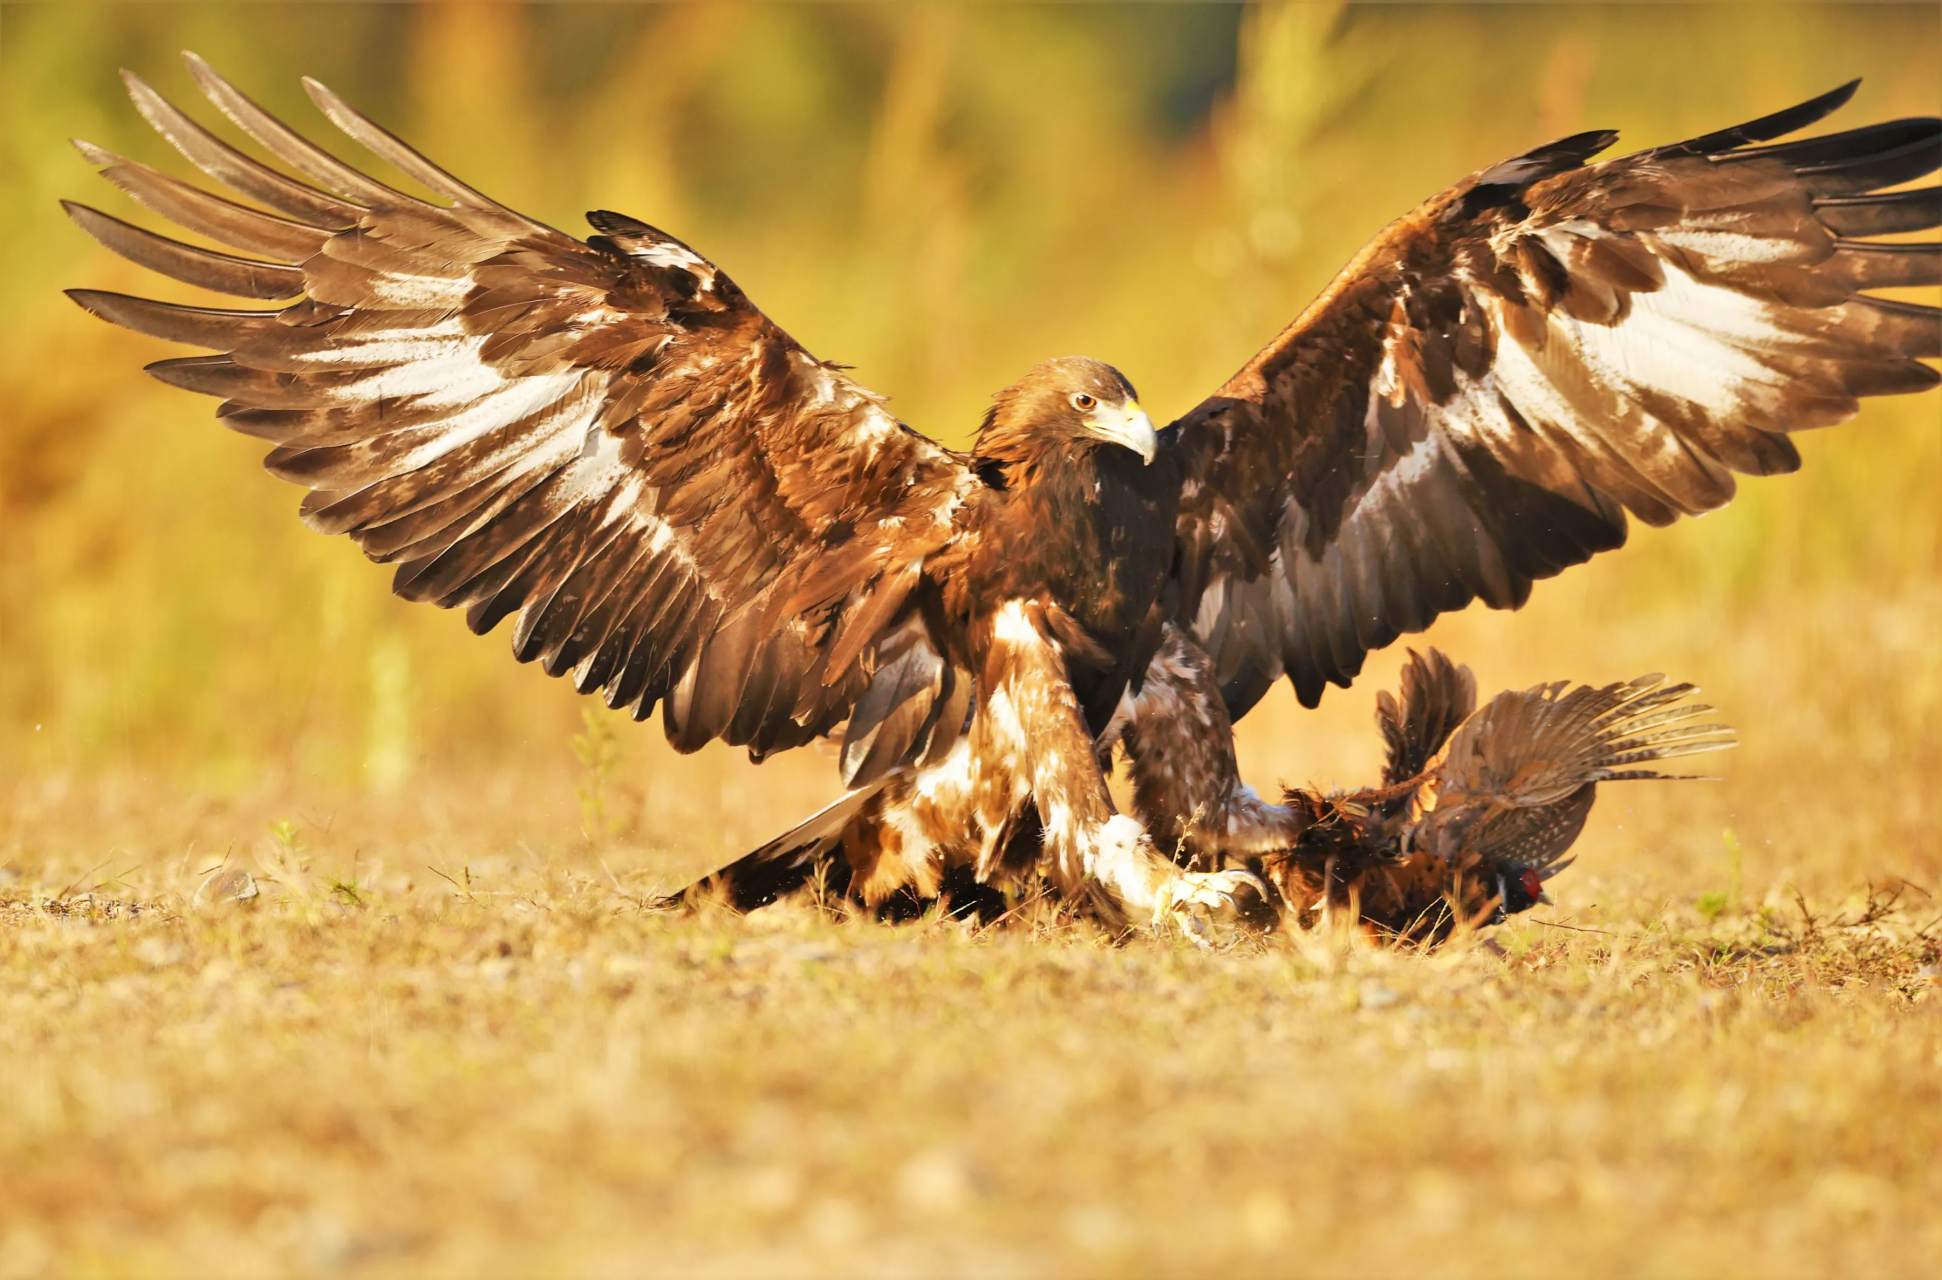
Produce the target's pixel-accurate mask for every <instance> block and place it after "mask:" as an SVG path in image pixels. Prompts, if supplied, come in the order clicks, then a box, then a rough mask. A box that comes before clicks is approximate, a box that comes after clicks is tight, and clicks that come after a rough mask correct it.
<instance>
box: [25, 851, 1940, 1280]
mask: <svg viewBox="0 0 1942 1280" xmlns="http://www.w3.org/2000/svg"><path fill="white" fill-rule="evenodd" d="M275 843H276V842H275V841H272V845H274V844H275ZM258 861H259V862H260V864H262V865H263V866H267V867H268V868H269V872H268V874H269V875H273V876H274V877H275V879H274V882H269V881H268V880H267V878H266V881H265V883H264V884H263V886H262V889H261V893H260V896H259V897H258V898H257V899H256V900H255V902H254V903H253V904H249V905H231V904H213V903H210V902H208V901H206V900H205V902H204V904H203V905H202V906H201V907H200V908H197V907H193V906H192V905H191V903H190V901H189V899H190V898H191V896H192V895H193V893H194V892H195V890H196V888H197V886H198V876H197V875H196V874H195V872H196V871H197V870H200V867H199V866H198V863H199V862H203V860H201V859H198V858H186V859H181V860H178V865H177V866H176V867H175V868H169V869H162V870H150V871H146V872H143V873H140V874H135V875H130V876H128V877H125V878H123V879H121V880H118V881H115V882H112V883H110V884H108V885H106V886H104V888H103V889H101V890H97V891H96V892H93V893H82V892H77V891H76V890H75V888H74V886H73V885H72V884H69V883H64V882H63V879H62V877H65V876H66V875H67V874H68V871H67V868H66V867H58V868H57V867H56V866H55V865H53V864H52V863H49V864H43V865H36V866H30V867H29V869H28V871H27V873H26V874H25V875H23V876H22V877H21V878H20V879H18V880H15V881H14V882H13V883H12V884H10V885H9V886H8V888H7V889H6V891H5V894H4V906H3V907H0V912H4V915H3V916H0V918H3V919H4V930H5V932H4V944H3V945H0V1009H4V1015H3V1018H4V1020H3V1021H0V1077H4V1078H5V1079H6V1080H7V1081H8V1082H9V1083H8V1088H7V1090H6V1098H5V1103H4V1106H0V1276H8V1277H12V1276H29V1275H37V1274H111V1275H184V1274H200V1275H239V1276H240V1275H265V1274H338V1273H342V1274H352V1275H424V1274H444V1275H452V1274H469V1275H485V1274H491V1275H641V1274H676V1275H697V1274H705V1275H752V1274H765V1275H767V1274H785V1275H799V1274H801V1275H959V1274H981V1275H983V1274H1022V1275H1091V1274H1159V1275H1211V1274H1248V1273H1255V1274H1270V1273H1272V1274H1357V1275H1372V1274H1376V1275H1382V1274H1388V1275H1396V1274H1403V1273H1405V1272H1407V1273H1412V1274H1432V1275H1555V1274H1560V1273H1567V1272H1568V1273H1574V1274H1634V1275H1638V1274H1645V1275H1697V1274H1753V1273H1764V1274H1786V1275H1802V1274H1820V1275H1831V1274H1869V1275H1890V1274H1901V1275H1919V1274H1925V1273H1926V1274H1933V1267H1934V1263H1935V1259H1936V1257H1938V1256H1942V1219H1938V1217H1937V1215H1936V1212H1935V1208H1934V1206H1935V1204H1936V1203H1937V1200H1938V1197H1939V1196H1942V1170H1939V1169H1938V1166H1937V1164H1936V1161H1935V1159H1934V1153H1935V1151H1936V1150H1937V1149H1938V1147H1942V1118H1938V1117H1942V1085H1938V1079H1942V991H1938V990H1937V989H1936V987H1935V978H1934V976H1933V975H1934V973H1935V965H1934V963H1933V960H1934V946H1935V943H1934V930H1933V928H1932V927H1931V930H1930V932H1929V934H1928V935H1927V938H1926V939H1924V938H1922V937H1918V936H1916V932H1915V930H1914V929H1913V928H1911V927H1910V925H1911V924H1920V923H1923V922H1925V921H1926V920H1927V918H1928V917H1927V916H1926V915H1922V914H1921V912H1922V911H1924V910H1927V911H1928V915H1933V914H1934V912H1933V910H1931V908H1932V907H1933V904H1932V903H1931V902H1929V901H1928V900H1927V899H1926V898H1925V897H1924V896H1923V895H1921V894H1919V893H1917V892H1915V891H1912V890H1911V891H1909V892H1908V897H1910V898H1914V899H1916V903H1915V906H1916V908H1917V910H1916V911H1915V912H1913V913H1910V912H1906V911H1904V912H1900V913H1891V914H1890V915H1889V916H1888V917H1887V918H1886V919H1884V920H1881V921H1878V922H1875V923H1871V924H1855V923H1849V922H1852V921H1856V920H1858V919H1861V918H1862V916H1863V913H1862V911H1861V908H1860V906H1859V904H1852V903H1851V904H1848V906H1847V908H1846V911H1845V914H1843V915H1842V916H1840V917H1839V918H1838V919H1833V918H1829V917H1828V916H1826V915H1824V914H1823V915H1822V916H1821V917H1820V918H1819V919H1818V920H1817V921H1816V922H1814V923H1809V922H1808V921H1807V920H1806V919H1805V918H1804V917H1803V916H1802V914H1801V912H1800V910H1799V908H1798V907H1797V906H1796V905H1795V904H1793V903H1792V902H1789V901H1784V900H1782V899H1781V897H1780V895H1778V894H1775V895H1772V896H1771V898H1770V900H1769V901H1767V902H1764V903H1761V904H1749V905H1748V906H1747V907H1746V908H1745V909H1739V908H1737V907H1729V908H1728V909H1727V910H1726V911H1725V912H1724V913H1722V914H1721V915H1720V916H1719V917H1718V918H1716V919H1714V920H1712V921H1711V922H1707V921H1705V920H1703V919H1702V918H1701V915H1700V914H1699V913H1698V912H1696V911H1695V910H1694V909H1693V908H1692V907H1691V906H1687V905H1674V906H1670V907H1668V906H1666V905H1664V904H1660V903H1652V902H1649V901H1633V902H1627V903H1625V904H1624V905H1620V906H1616V907H1613V908H1610V909H1604V910H1600V911H1598V912H1596V913H1587V914H1585V915H1581V916H1580V917H1579V923H1580V925H1581V927H1585V928H1595V929H1598V930H1601V932H1576V931H1570V930H1565V929H1561V928H1547V927H1542V926H1539V925H1536V924H1521V925H1519V926H1518V927H1515V928H1510V929H1504V930H1499V931H1497V932H1496V933H1495V934H1494V936H1493V937H1492V938H1491V939H1490V941H1489V943H1487V944H1484V945H1477V946H1458V947H1452V948H1450V949H1448V950H1447V951H1445V952H1444V953H1443V954H1440V955H1437V956H1435V957H1431V958H1418V957H1404V956H1396V955H1390V954H1379V953H1371V952H1368V951H1363V950H1350V949H1344V948H1342V947H1338V946H1335V945H1332V944H1329V943H1327V942H1326V941H1290V940H1285V939H1277V940H1271V941H1269V942H1266V943H1263V944H1257V945H1244V946H1240V947H1237V948H1235V949H1234V950H1232V951H1229V952H1225V953H1219V954H1210V953H1206V952H1201V951H1198V950H1194V949H1192V948H1190V947H1188V946H1186V945H1184V944H1178V943H1174V942H1170V941H1166V940H1139V941H1134V942H1132V943H1130V944H1125V945H1117V946H1116V945H1113V944H1111V943H1110V942H1108V941H1107V940H1106V939H1103V938H1101V937H1099V936H1098V935H1097V934H1096V933H1094V932H1092V931H1091V930H1089V929H1087V928H1086V927H1084V926H1075V925H1072V924H1069V923H1062V922H1060V921H1058V920H1056V919H1054V918H1047V919H1045V920H1043V921H1040V922H1039V923H1038V924H1037V925H1036V926H1035V927H1031V928H1021V929H1018V930H1014V931H1010V932H1005V933H999V934H986V935H978V934H974V933H971V932H968V931H966V930H965V929H963V928H961V927H959V926H957V925H955V924H951V923H946V922H933V923H928V924H920V925H914V926H906V927H902V928H890V927H884V926H878V925H874V924H862V923H846V924H837V923H831V922H827V921H824V920H822V919H820V918H818V917H816V916H815V915H814V914H812V913H810V912H808V911H806V910H795V911H792V910H786V909H784V910H779V911H777V912H773V913H769V914H768V915H766V916H764V915H758V916H756V917H753V918H751V919H749V920H747V921H740V920H732V919H728V920H724V919H701V920H691V919H684V918H669V917H666V916H656V915H650V914H645V913H643V912H642V911H641V910H639V909H638V907H637V905H636V902H637V898H636V896H635V886H636V881H637V880H638V879H639V877H637V876H635V875H633V874H630V872H631V871H632V868H631V867H627V866H621V865H616V864H615V863H614V862H613V861H612V860H611V859H609V860H608V866H609V867H611V868H612V870H613V873H614V874H613V876H612V877H610V876H609V875H608V873H607V870H606V869H603V868H601V867H599V866H598V865H597V864H587V861H586V860H584V859H582V860H578V861H577V862H575V863H573V864H571V865H563V864H562V861H561V860H557V859H540V858H533V859H531V860H523V861H509V860H504V859H501V860H495V861H491V862H489V863H475V864H473V865H472V866H471V868H470V874H469V876H468V875H467V873H466V871H465V870H464V869H463V868H462V867H461V866H460V865H449V866H448V867H447V868H446V870H447V874H449V875H451V876H452V878H453V880H456V882H457V883H452V882H450V881H448V880H446V879H444V878H442V877H440V876H438V875H435V874H433V873H432V872H430V871H428V870H426V869H424V868H423V867H412V868H405V867H398V868H395V869H381V870H380V869H372V868H369V867H367V868H366V869H365V872H364V873H363V874H364V875H365V878H363V879H360V880H358V881H357V882H356V883H355V884H353V883H352V882H350V881H349V880H348V879H347V878H344V877H343V876H342V875H341V873H339V874H337V875H333V874H329V873H325V872H320V871H319V870H318V869H317V867H316V865H315V864H313V865H312V867H311V869H310V870H308V871H306V870H303V869H302V868H303V867H304V865H305V864H306V862H309V861H310V859H309V857H308V856H307V855H306V854H305V853H304V851H303V849H302V841H301V838H299V840H298V841H297V847H296V848H295V849H294V850H293V849H289V848H287V847H286V848H282V849H275V850H272V849H265V850H264V851H263V852H262V853H261V855H260V858H259V859H258ZM203 865H206V863H203ZM192 868H193V869H192ZM260 869H261V866H259V870H260ZM50 873H52V874H50ZM1828 905H1831V904H1828ZM1924 963H1927V965H1928V968H1927V971H1926V973H1927V976H1926V977H1925V976H1924V973H1923V971H1922V968H1921V966H1922V965H1923V964H1924Z"/></svg>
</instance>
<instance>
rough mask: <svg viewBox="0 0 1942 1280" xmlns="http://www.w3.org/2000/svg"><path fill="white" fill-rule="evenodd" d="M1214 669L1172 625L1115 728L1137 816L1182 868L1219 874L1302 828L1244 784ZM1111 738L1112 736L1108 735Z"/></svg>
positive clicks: (1290, 840) (1303, 821) (1295, 817)
mask: <svg viewBox="0 0 1942 1280" xmlns="http://www.w3.org/2000/svg"><path fill="white" fill-rule="evenodd" d="M1213 665H1214V664H1213V659H1212V658H1210V657H1209V656H1208V655H1207V652H1206V651H1205V650H1204V649H1202V648H1201V647H1200V646H1199V645H1197V644H1195V643H1194V642H1193V640H1192V638H1191V637H1189V636H1188V635H1187V633H1186V632H1185V631H1183V630H1181V629H1180V628H1178V627H1175V626H1173V625H1172V624H1171V623H1169V624H1168V625H1167V627H1166V630H1165V632H1164V633H1163V635H1162V638H1161V643H1160V648H1159V650H1158V651H1157V652H1156V653H1155V654H1154V655H1153V661H1152V662H1151V663H1150V664H1148V666H1147V669H1146V678H1145V680H1144V682H1143V683H1142V684H1141V686H1140V691H1139V693H1138V694H1137V695H1135V694H1133V693H1131V692H1129V693H1128V694H1127V696H1126V698H1125V699H1124V700H1122V701H1121V703H1120V713H1119V715H1118V716H1117V717H1115V720H1116V726H1117V727H1119V728H1121V729H1122V730H1123V736H1121V738H1120V741H1121V742H1122V743H1123V744H1124V746H1125V748H1126V755H1127V758H1128V760H1129V761H1130V762H1131V765H1132V773H1133V811H1134V812H1135V813H1136V814H1138V815H1139V819H1140V822H1141V823H1142V824H1143V825H1144V826H1145V828H1146V830H1147V831H1148V832H1150V833H1152V836H1153V838H1154V839H1155V840H1157V841H1159V842H1160V843H1161V846H1162V847H1163V848H1165V849H1167V850H1168V851H1169V852H1171V853H1173V854H1174V855H1175V856H1176V857H1177V858H1180V859H1182V860H1183V861H1191V862H1192V863H1193V864H1195V865H1207V864H1211V865H1213V866H1219V865H1221V864H1222V862H1223V861H1224V860H1225V859H1226V858H1230V857H1231V858H1237V859H1240V858H1248V857H1253V856H1257V855H1260V854H1264V853H1269V852H1272V851H1274V850H1277V849H1286V848H1289V847H1290V846H1292V845H1293V844H1294V843H1295V841H1296V839H1297V838H1298V837H1299V836H1300V835H1301V833H1302V831H1303V830H1304V829H1305V828H1306V826H1307V825H1308V819H1307V818H1306V817H1304V816H1303V814H1302V813H1301V812H1300V811H1299V810H1296V809H1292V808H1289V807H1288V806H1286V805H1278V804H1269V803H1268V802H1267V801H1265V800H1263V799H1261V797H1260V796H1258V795H1256V794H1255V793H1254V788H1252V787H1250V786H1247V785H1246V784H1244V783H1243V782H1242V781H1241V774H1240V767H1239V765H1238V764H1237V763H1236V761H1235V757H1234V726H1233V723H1232V721H1230V720H1229V718H1228V715H1227V704H1226V703H1225V702H1224V701H1222V699H1221V692H1220V685H1219V684H1218V683H1217V682H1216V681H1215V679H1214V674H1213ZM1112 732H1113V730H1111V729H1109V730H1108V733H1109V734H1110V733H1112Z"/></svg>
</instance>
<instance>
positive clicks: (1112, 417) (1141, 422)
mask: <svg viewBox="0 0 1942 1280" xmlns="http://www.w3.org/2000/svg"><path fill="white" fill-rule="evenodd" d="M1092 429H1093V430H1094V431H1095V432H1096V433H1097V434H1098V436H1099V438H1100V439H1102V440H1110V441H1112V442H1113V443H1114V444H1123V445H1125V446H1126V447H1127V448H1128V449H1131V450H1132V451H1133V452H1134V453H1137V454H1139V455H1140V459H1141V461H1143V462H1145V463H1146V464H1147V465H1148V466H1151V465H1152V464H1153V455H1154V453H1155V452H1157V451H1158V450H1159V447H1160V436H1159V433H1158V432H1156V431H1155V430H1154V429H1153V419H1151V418H1149V417H1147V416H1146V410H1144V409H1142V408H1140V402H1139V401H1137V400H1128V401H1127V402H1126V403H1125V404H1123V405H1119V406H1117V407H1115V406H1112V405H1106V404H1102V405H1100V406H1099V407H1098V408H1097V409H1094V410H1093V411H1092Z"/></svg>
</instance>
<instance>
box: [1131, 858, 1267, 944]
mask: <svg viewBox="0 0 1942 1280" xmlns="http://www.w3.org/2000/svg"><path fill="white" fill-rule="evenodd" d="M1275 901H1276V899H1275V895H1274V891H1273V890H1271V889H1269V888H1268V886H1267V885H1266V884H1264V883H1262V881H1261V879H1260V877H1259V876H1256V875H1255V874H1254V873H1253V872H1251V871H1183V872H1181V873H1180V874H1179V876H1178V878H1177V879H1175V880H1174V882H1173V883H1172V884H1170V885H1168V886H1167V887H1166V889H1165V890H1163V891H1162V892H1161V894H1160V900H1159V902H1158V904H1157V905H1156V907H1155V910H1154V912H1153V927H1154V929H1155V930H1156V931H1158V930H1163V929H1165V928H1167V927H1169V926H1174V927H1178V928H1179V929H1181V930H1182V931H1184V932H1185V933H1186V934H1187V936H1188V937H1191V938H1195V939H1197V940H1200V941H1203V942H1212V941H1213V940H1214V939H1215V938H1216V937H1218V936H1219V935H1221V934H1223V933H1232V932H1233V931H1235V930H1237V929H1239V930H1245V931H1249V932H1258V931H1265V930H1268V929H1271V928H1273V927H1274V924H1275V921H1276V919H1277V918H1278V916H1279V913H1278V912H1277V911H1276V910H1275Z"/></svg>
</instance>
